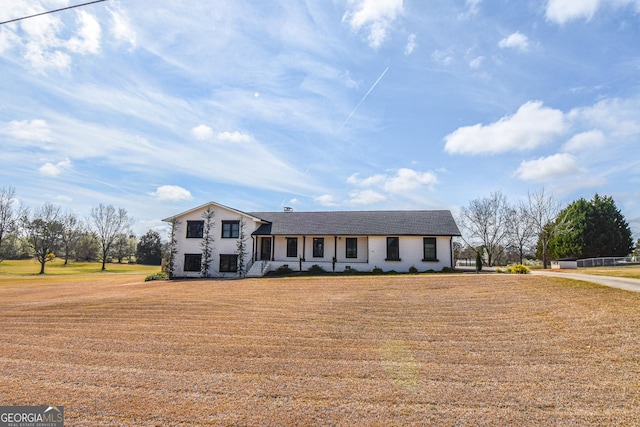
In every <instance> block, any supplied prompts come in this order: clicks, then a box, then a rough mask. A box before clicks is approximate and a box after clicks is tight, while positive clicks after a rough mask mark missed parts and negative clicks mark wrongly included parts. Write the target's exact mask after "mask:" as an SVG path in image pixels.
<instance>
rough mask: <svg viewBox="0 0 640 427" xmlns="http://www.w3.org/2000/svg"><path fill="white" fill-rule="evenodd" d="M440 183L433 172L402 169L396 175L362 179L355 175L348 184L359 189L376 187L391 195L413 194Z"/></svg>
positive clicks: (348, 180) (349, 179)
mask: <svg viewBox="0 0 640 427" xmlns="http://www.w3.org/2000/svg"><path fill="white" fill-rule="evenodd" d="M437 183H438V177H437V175H436V174H435V173H433V172H431V171H427V172H418V171H415V170H413V169H408V168H400V169H398V170H397V171H396V172H395V174H391V175H387V174H376V175H372V176H370V177H367V178H361V177H360V175H359V174H357V173H355V174H353V175H351V176H350V177H349V178H347V184H351V185H354V186H357V187H375V188H377V189H378V190H382V191H384V192H386V193H390V194H402V193H408V192H413V191H415V190H418V189H419V188H420V187H423V186H426V187H428V188H430V189H431V188H433V185H435V184H437Z"/></svg>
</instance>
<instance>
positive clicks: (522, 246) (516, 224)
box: [509, 203, 537, 264]
mask: <svg viewBox="0 0 640 427" xmlns="http://www.w3.org/2000/svg"><path fill="white" fill-rule="evenodd" d="M536 236H537V234H536V231H535V228H534V227H533V223H532V221H531V216H530V215H529V210H528V206H527V205H526V204H524V203H520V204H519V205H518V207H517V208H514V209H513V213H512V216H511V222H510V224H509V240H510V246H511V247H512V248H513V249H514V250H515V252H517V254H518V259H519V262H520V264H522V261H523V258H524V253H525V251H526V249H527V248H529V247H530V246H531V245H532V244H533V240H534V239H535V237H536Z"/></svg>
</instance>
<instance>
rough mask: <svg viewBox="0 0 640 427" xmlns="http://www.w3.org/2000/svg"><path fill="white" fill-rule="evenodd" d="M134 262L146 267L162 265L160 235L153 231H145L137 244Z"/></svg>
mask: <svg viewBox="0 0 640 427" xmlns="http://www.w3.org/2000/svg"><path fill="white" fill-rule="evenodd" d="M136 262H137V263H138V264H146V265H160V264H162V242H161V241H160V233H158V232H157V231H155V230H149V231H147V232H146V233H145V234H144V235H142V237H140V241H139V242H138V249H137V251H136Z"/></svg>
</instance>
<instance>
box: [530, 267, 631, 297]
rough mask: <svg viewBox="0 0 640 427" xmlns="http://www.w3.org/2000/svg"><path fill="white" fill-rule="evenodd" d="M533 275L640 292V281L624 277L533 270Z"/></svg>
mask: <svg viewBox="0 0 640 427" xmlns="http://www.w3.org/2000/svg"><path fill="white" fill-rule="evenodd" d="M531 273H532V274H539V275H545V276H556V277H564V278H567V279H575V280H582V281H585V282H591V283H597V284H598V285H604V286H609V287H612V288H619V289H624V290H627V291H632V292H640V279H627V278H623V277H611V276H594V275H592V274H580V273H565V272H558V271H550V270H531Z"/></svg>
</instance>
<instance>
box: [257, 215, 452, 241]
mask: <svg viewBox="0 0 640 427" xmlns="http://www.w3.org/2000/svg"><path fill="white" fill-rule="evenodd" d="M249 215H251V216H254V217H257V218H260V219H262V220H264V221H266V222H267V223H266V224H263V225H261V226H260V227H259V228H258V229H257V230H256V231H254V232H253V235H261V236H283V235H287V236H301V235H306V236H311V235H313V236H390V235H395V236H460V230H458V226H457V225H456V223H455V221H454V219H453V216H452V215H451V212H450V211H448V210H420V211H329V212H249Z"/></svg>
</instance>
